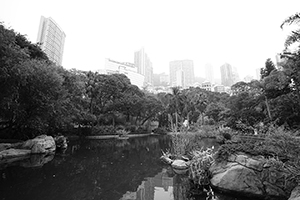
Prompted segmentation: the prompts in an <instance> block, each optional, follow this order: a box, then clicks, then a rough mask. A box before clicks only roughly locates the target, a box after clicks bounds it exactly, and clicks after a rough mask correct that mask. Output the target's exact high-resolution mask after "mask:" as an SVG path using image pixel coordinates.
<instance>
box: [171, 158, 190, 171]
mask: <svg viewBox="0 0 300 200" xmlns="http://www.w3.org/2000/svg"><path fill="white" fill-rule="evenodd" d="M171 166H172V168H173V170H174V172H175V173H177V174H185V173H186V172H187V171H188V170H189V162H186V161H184V160H174V161H173V162H172V164H171Z"/></svg>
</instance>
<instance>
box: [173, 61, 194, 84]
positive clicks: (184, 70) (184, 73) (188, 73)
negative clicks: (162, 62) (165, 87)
mask: <svg viewBox="0 0 300 200" xmlns="http://www.w3.org/2000/svg"><path fill="white" fill-rule="evenodd" d="M169 67H170V85H171V86H181V87H189V86H192V85H193V84H194V79H195V77H194V63H193V61H192V60H176V61H171V62H170V64H169Z"/></svg>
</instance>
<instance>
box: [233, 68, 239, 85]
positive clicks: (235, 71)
mask: <svg viewBox="0 0 300 200" xmlns="http://www.w3.org/2000/svg"><path fill="white" fill-rule="evenodd" d="M232 77H233V78H232V81H233V83H232V84H235V83H237V82H239V81H240V75H239V73H238V70H237V68H236V67H233V68H232Z"/></svg>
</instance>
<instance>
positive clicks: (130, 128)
mask: <svg viewBox="0 0 300 200" xmlns="http://www.w3.org/2000/svg"><path fill="white" fill-rule="evenodd" d="M125 130H126V131H128V132H129V133H135V132H136V130H137V126H136V125H128V126H126V128H125Z"/></svg>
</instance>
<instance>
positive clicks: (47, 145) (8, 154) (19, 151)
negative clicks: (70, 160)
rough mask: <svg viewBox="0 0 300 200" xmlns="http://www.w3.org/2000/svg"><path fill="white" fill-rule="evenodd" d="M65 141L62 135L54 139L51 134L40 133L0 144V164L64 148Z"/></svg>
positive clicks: (65, 145)
mask: <svg viewBox="0 0 300 200" xmlns="http://www.w3.org/2000/svg"><path fill="white" fill-rule="evenodd" d="M66 147H67V141H66V138H65V137H63V136H59V137H57V138H56V139H54V138H53V137H52V136H47V135H40V136H38V137H36V138H34V139H31V140H27V141H25V142H20V143H13V144H11V143H1V144H0V164H1V163H2V164H3V163H7V162H13V161H15V160H18V158H23V157H26V156H28V155H34V154H51V153H53V152H54V151H55V150H56V149H57V148H66Z"/></svg>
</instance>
